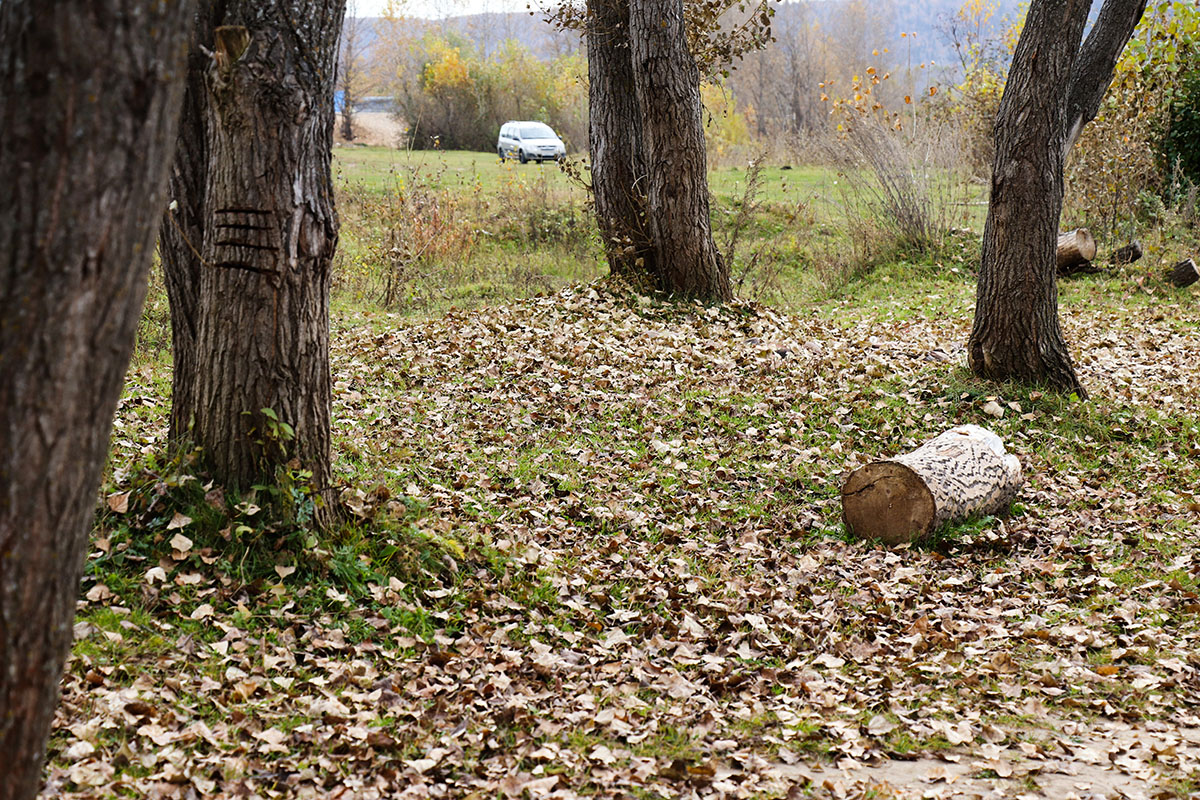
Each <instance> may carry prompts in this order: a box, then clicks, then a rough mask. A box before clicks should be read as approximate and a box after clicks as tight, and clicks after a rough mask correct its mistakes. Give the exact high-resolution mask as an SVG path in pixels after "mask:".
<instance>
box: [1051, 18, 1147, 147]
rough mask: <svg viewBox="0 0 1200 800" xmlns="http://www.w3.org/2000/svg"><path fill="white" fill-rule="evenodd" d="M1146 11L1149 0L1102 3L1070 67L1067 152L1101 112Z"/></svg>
mask: <svg viewBox="0 0 1200 800" xmlns="http://www.w3.org/2000/svg"><path fill="white" fill-rule="evenodd" d="M1085 5H1088V6H1090V5H1091V4H1090V3H1086V4H1085ZM1085 13H1086V12H1085ZM1145 13H1146V0H1105V3H1104V5H1103V6H1101V8H1100V14H1099V15H1098V16H1097V17H1096V24H1095V25H1093V26H1092V30H1091V33H1089V34H1088V37H1087V39H1086V40H1085V41H1084V43H1083V47H1081V48H1080V50H1079V57H1078V58H1076V59H1075V63H1074V65H1073V66H1072V67H1071V88H1070V94H1068V95H1067V116H1066V120H1065V121H1064V127H1065V129H1066V132H1067V136H1066V141H1064V142H1063V153H1064V154H1065V153H1069V152H1070V150H1071V148H1072V147H1074V146H1075V142H1077V141H1079V134H1081V133H1082V132H1083V126H1084V125H1086V124H1087V123H1089V122H1091V121H1092V120H1093V119H1095V117H1096V114H1097V113H1098V112H1099V111H1100V103H1101V102H1102V101H1103V100H1104V95H1105V93H1106V92H1107V91H1108V85H1109V84H1110V83H1112V75H1113V70H1114V69H1115V68H1116V66H1117V59H1119V58H1120V57H1121V51H1122V50H1124V49H1125V45H1126V44H1127V43H1128V42H1129V38H1130V37H1131V36H1133V30H1134V28H1136V27H1137V25H1138V22H1139V21H1141V19H1142V15H1143V14H1145Z"/></svg>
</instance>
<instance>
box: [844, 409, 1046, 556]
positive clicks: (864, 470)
mask: <svg viewBox="0 0 1200 800" xmlns="http://www.w3.org/2000/svg"><path fill="white" fill-rule="evenodd" d="M1023 483H1024V478H1023V476H1022V474H1021V462H1020V460H1018V459H1017V457H1016V456H1015V455H1013V454H1011V453H1008V452H1005V449H1004V442H1003V440H1001V438H1000V437H999V436H997V435H996V434H994V433H992V432H991V431H989V430H987V429H986V428H980V427H979V426H977V425H960V426H958V427H957V428H951V429H950V430H948V431H946V432H945V433H943V434H941V435H940V436H938V437H936V438H934V439H931V440H930V441H928V442H926V443H925V444H924V445H922V446H921V447H919V448H917V449H916V450H914V451H913V452H911V453H907V454H904V455H900V456H896V457H895V458H891V459H888V460H887V461H876V462H874V463H871V464H867V465H866V466H864V467H860V468H859V469H857V470H855V471H854V472H853V473H851V474H850V477H849V478H847V479H846V483H845V484H844V485H843V486H842V516H843V519H844V520H845V522H846V527H847V529H848V530H849V531H850V533H851V534H852V535H854V536H857V537H859V538H862V539H878V540H882V541H883V542H885V543H887V544H889V545H895V544H903V543H905V542H911V541H913V540H914V539H917V538H919V537H921V536H924V535H926V534H929V533H931V532H933V531H934V530H935V529H937V528H940V527H941V526H942V525H944V524H946V523H954V522H961V521H963V520H965V519H968V518H969V517H971V516H972V515H975V514H994V513H996V512H998V511H1000V510H1001V509H1003V508H1005V507H1007V506H1008V504H1009V502H1011V501H1012V499H1013V497H1014V496H1016V494H1017V492H1018V491H1019V490H1020V488H1021V485H1022V484H1023Z"/></svg>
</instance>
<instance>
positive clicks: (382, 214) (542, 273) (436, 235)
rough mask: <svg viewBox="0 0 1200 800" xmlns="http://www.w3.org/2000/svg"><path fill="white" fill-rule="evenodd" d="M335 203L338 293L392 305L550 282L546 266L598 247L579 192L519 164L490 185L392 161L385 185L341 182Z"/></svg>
mask: <svg viewBox="0 0 1200 800" xmlns="http://www.w3.org/2000/svg"><path fill="white" fill-rule="evenodd" d="M338 203H339V209H340V210H341V213H342V216H343V227H342V242H341V247H340V248H339V254H338V261H337V265H336V268H335V272H334V276H335V284H334V290H335V292H338V293H340V294H342V295H343V296H347V295H349V296H351V297H357V298H358V299H360V300H365V301H371V302H379V303H380V304H382V305H383V306H384V307H386V308H389V309H393V310H399V311H427V310H430V309H432V308H435V307H438V306H440V305H444V304H446V303H448V302H456V301H457V300H458V299H460V298H465V297H467V296H477V297H480V296H499V295H506V296H507V295H524V294H530V293H533V292H536V291H541V290H545V289H549V288H551V287H552V280H551V276H550V275H548V274H547V271H548V270H549V271H550V272H554V273H555V274H557V273H559V272H562V271H563V269H564V268H563V267H562V266H561V265H562V263H563V262H571V261H572V259H575V260H580V261H581V260H584V259H585V258H586V257H587V256H588V255H589V254H590V253H591V250H592V248H595V247H597V244H596V242H597V235H596V233H595V225H594V223H593V222H592V220H591V218H590V216H589V215H588V214H587V212H586V208H585V206H584V204H583V202H582V201H581V200H579V199H577V198H575V197H573V196H572V195H571V194H570V192H569V191H568V190H566V189H563V188H559V187H555V186H553V185H552V183H551V182H550V181H549V180H547V179H546V176H541V177H536V178H530V177H529V176H526V175H524V174H520V173H519V172H518V171H517V170H516V169H514V170H513V171H512V172H511V173H510V174H509V175H507V176H505V177H503V178H501V184H500V185H499V186H498V187H490V188H488V189H485V188H484V187H483V186H481V185H479V184H474V185H472V184H466V185H463V184H461V183H456V182H455V181H454V179H453V178H452V177H448V176H447V174H446V170H445V167H444V165H443V166H442V167H438V168H433V169H430V168H427V167H411V168H403V169H395V170H394V171H393V173H392V175H391V176H390V179H389V181H388V182H387V184H386V186H385V188H383V189H382V190H380V189H378V188H371V187H367V186H363V185H349V186H342V187H340V189H339V196H338ZM535 252H536V253H538V254H543V253H544V254H548V255H546V257H544V258H540V260H539V259H538V258H535V257H534V255H533V254H534V253H535ZM552 262H557V268H556V264H555V263H552ZM568 265H569V264H568ZM568 271H569V270H568Z"/></svg>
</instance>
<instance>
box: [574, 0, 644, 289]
mask: <svg viewBox="0 0 1200 800" xmlns="http://www.w3.org/2000/svg"><path fill="white" fill-rule="evenodd" d="M587 55H588V108H589V116H588V143H589V146H590V149H591V157H592V189H593V197H594V200H595V203H596V221H597V223H598V225H599V227H600V235H601V238H602V239H603V240H604V250H605V254H606V256H607V257H608V266H609V269H610V270H612V272H613V274H614V275H621V276H624V277H627V278H631V279H633V280H635V281H637V282H641V281H643V280H644V279H645V278H646V277H648V276H653V275H654V274H655V265H654V248H653V247H652V246H651V244H650V233H649V223H648V221H647V219H646V164H645V160H644V158H643V156H642V123H641V110H640V108H639V107H638V102H637V94H636V92H635V89H634V75H633V58H632V55H631V50H630V44H629V2H628V0H588V17H587Z"/></svg>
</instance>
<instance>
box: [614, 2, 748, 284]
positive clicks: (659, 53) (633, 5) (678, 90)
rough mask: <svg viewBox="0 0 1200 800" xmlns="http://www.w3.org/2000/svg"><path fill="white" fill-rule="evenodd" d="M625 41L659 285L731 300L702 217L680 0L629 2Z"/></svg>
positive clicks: (697, 122) (703, 173) (700, 143)
mask: <svg viewBox="0 0 1200 800" xmlns="http://www.w3.org/2000/svg"><path fill="white" fill-rule="evenodd" d="M629 39H630V44H631V46H632V54H633V65H634V87H635V88H636V90H637V100H638V107H639V109H640V111H641V119H642V139H643V154H644V157H645V160H646V166H647V168H648V180H647V183H646V189H647V191H646V195H647V199H648V203H649V216H650V233H651V236H652V239H653V242H654V256H655V265H654V270H655V273H656V275H657V277H658V282H659V287H660V288H661V289H662V290H664V291H666V292H669V293H671V294H676V295H682V296H684V297H694V298H697V299H700V300H704V301H708V302H723V301H727V300H730V299H732V296H733V293H732V291H731V289H730V285H729V270H728V269H727V267H726V265H725V264H724V263H723V261H722V259H721V257H720V255H719V254H718V252H717V247H716V244H715V243H714V242H713V237H712V229H711V221H710V219H709V207H708V173H707V169H708V166H707V162H706V159H705V145H704V120H703V117H702V113H703V109H702V107H701V103H700V73H699V70H698V69H697V68H696V62H695V60H694V59H693V58H692V55H691V53H690V52H689V51H688V49H687V37H686V35H685V32H684V23H683V0H630V6H629Z"/></svg>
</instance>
